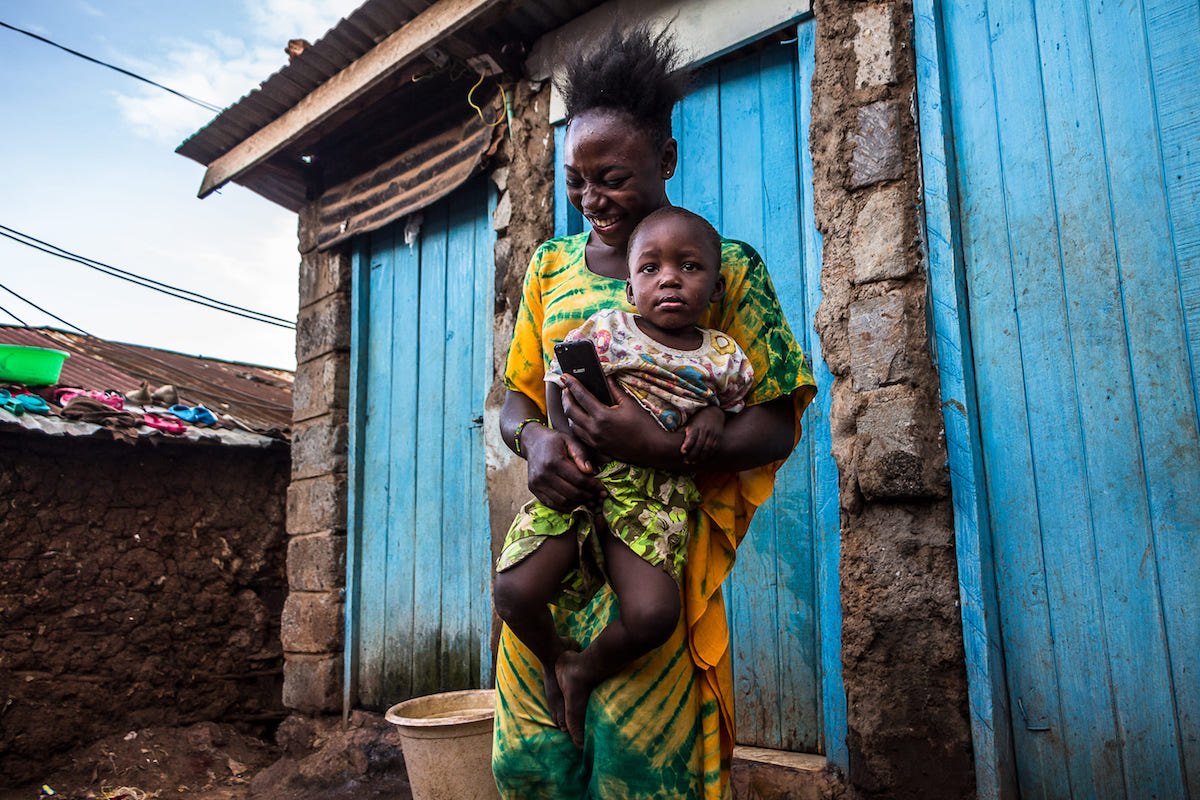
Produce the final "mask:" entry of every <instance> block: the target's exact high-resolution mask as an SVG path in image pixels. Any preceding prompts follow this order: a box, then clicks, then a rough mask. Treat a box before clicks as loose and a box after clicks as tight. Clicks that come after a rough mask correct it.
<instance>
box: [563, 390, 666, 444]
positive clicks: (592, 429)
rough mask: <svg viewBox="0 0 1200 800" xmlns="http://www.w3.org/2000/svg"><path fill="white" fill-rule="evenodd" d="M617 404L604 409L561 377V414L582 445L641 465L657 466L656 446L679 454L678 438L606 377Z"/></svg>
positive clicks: (589, 393) (603, 406)
mask: <svg viewBox="0 0 1200 800" xmlns="http://www.w3.org/2000/svg"><path fill="white" fill-rule="evenodd" d="M606 380H607V381H608V388H609V391H610V392H612V396H613V399H614V400H615V401H616V405H613V406H606V405H604V403H601V402H600V401H599V400H597V399H596V398H595V397H594V396H593V395H592V393H591V392H589V391H588V390H587V389H585V388H583V384H581V383H580V382H579V381H577V380H575V378H573V377H572V376H570V375H563V388H564V390H565V391H564V392H563V394H562V404H563V412H564V413H565V414H566V415H567V419H569V420H571V430H572V431H573V432H574V434H575V435H576V436H577V437H578V438H579V440H580V441H582V442H583V443H584V444H586V445H588V446H589V447H591V448H593V449H594V450H596V451H598V452H600V453H603V454H604V455H606V456H608V457H609V458H616V459H619V460H621V461H627V462H629V463H631V464H641V465H643V466H657V462H658V460H659V459H658V458H657V457H656V456H655V455H654V454H656V453H657V452H658V449H657V448H658V447H663V446H665V447H667V448H671V447H672V444H671V443H672V442H674V444H673V449H674V450H675V451H676V452H678V450H679V441H678V437H674V438H673V439H672V438H668V437H671V436H672V434H669V433H667V432H666V431H664V430H663V429H662V427H661V426H660V425H659V424H658V423H657V422H655V421H654V419H653V418H652V417H651V416H650V415H649V414H647V413H646V412H645V410H644V409H643V408H642V407H641V406H640V405H638V403H637V401H636V400H634V399H633V398H632V397H630V396H629V395H628V394H627V393H626V392H625V390H624V389H623V388H621V385H620V384H618V383H617V382H616V381H614V380H613V379H612V378H606Z"/></svg>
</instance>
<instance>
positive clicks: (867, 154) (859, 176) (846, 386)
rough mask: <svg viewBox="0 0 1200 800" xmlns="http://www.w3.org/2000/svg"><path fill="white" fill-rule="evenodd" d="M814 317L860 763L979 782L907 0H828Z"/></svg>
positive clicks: (823, 15) (928, 786) (928, 781)
mask: <svg viewBox="0 0 1200 800" xmlns="http://www.w3.org/2000/svg"><path fill="white" fill-rule="evenodd" d="M815 13H816V22H817V39H816V72H815V75H814V78H813V109H812V129H811V141H812V154H813V166H814V183H815V186H814V197H815V205H816V219H817V227H818V229H819V230H820V231H821V234H822V237H823V243H824V252H823V256H822V270H821V291H822V295H823V300H822V303H821V306H820V309H819V311H818V313H817V319H816V321H815V323H816V329H817V333H818V335H819V336H820V340H821V347H822V351H823V355H824V358H825V361H826V363H827V364H828V365H829V368H830V370H831V372H832V373H833V375H834V384H833V386H828V387H822V391H828V392H830V393H831V395H832V413H831V420H830V423H831V426H832V438H833V456H834V459H835V461H836V462H837V466H838V473H839V495H840V506H841V520H842V522H841V528H842V536H841V565H840V577H841V596H842V619H843V624H842V669H843V678H844V682H845V687H846V699H847V707H848V711H847V717H848V736H847V746H848V752H849V774H848V778H849V780H850V782H851V783H852V784H853V785H854V787H855V788H856V789H857V790H858V791H860V792H862V793H863V794H864V795H865V796H867V797H888V798H906V797H911V798H924V799H926V800H928V799H930V798H963V797H970V796H973V794H974V773H973V771H972V761H971V758H972V755H971V740H970V725H969V717H968V709H967V679H966V670H965V666H964V656H963V644H962V626H961V621H960V617H959V607H958V582H957V567H956V561H955V551H954V527H953V522H954V520H953V511H952V507H951V501H950V489H949V474H948V471H947V469H946V449H945V441H944V433H943V426H942V416H941V408H940V396H939V390H938V377H937V373H936V368H935V365H934V363H933V358H932V353H931V347H930V336H929V324H930V323H929V315H928V312H927V304H928V287H927V280H926V274H925V269H924V262H923V254H922V250H921V241H920V233H919V216H918V215H919V213H920V211H919V203H920V197H921V183H920V172H919V165H920V156H919V151H918V147H917V128H916V125H917V121H916V120H915V119H914V109H915V106H916V102H915V100H916V95H915V91H916V88H915V87H916V80H915V72H914V70H915V59H914V54H913V48H912V6H911V3H909V2H906V1H905V0H899V1H898V2H895V3H864V2H855V1H854V0H817V2H816V4H815Z"/></svg>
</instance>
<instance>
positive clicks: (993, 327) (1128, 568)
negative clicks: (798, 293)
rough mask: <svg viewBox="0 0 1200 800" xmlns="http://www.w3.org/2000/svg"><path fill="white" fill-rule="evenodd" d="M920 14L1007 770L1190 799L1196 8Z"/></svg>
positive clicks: (1198, 221) (1031, 786)
mask: <svg viewBox="0 0 1200 800" xmlns="http://www.w3.org/2000/svg"><path fill="white" fill-rule="evenodd" d="M920 5H923V4H919V6H920ZM918 11H919V12H920V8H919V9H918ZM930 11H931V13H930V15H929V17H928V19H931V20H933V21H934V22H935V23H938V30H937V33H940V35H941V47H940V50H939V51H938V55H937V58H936V61H937V63H936V64H934V65H933V66H934V67H935V69H934V70H933V72H936V73H938V74H937V76H936V77H935V78H933V79H932V80H929V79H928V76H927V83H926V88H929V87H930V86H931V85H932V86H933V87H934V88H935V89H936V88H937V87H938V84H939V82H940V86H941V88H943V89H944V95H943V96H942V98H941V100H942V101H943V102H944V103H945V104H946V105H945V107H944V108H941V109H938V108H934V107H933V106H932V105H931V104H929V103H925V102H923V103H922V106H921V108H922V114H923V119H922V123H923V125H924V123H925V121H926V118H927V117H929V116H932V115H934V114H940V115H941V121H944V123H945V129H946V133H947V135H946V137H945V142H946V143H947V146H946V147H944V148H943V149H942V153H941V154H939V153H934V152H930V151H929V150H927V152H925V154H924V160H925V165H926V171H927V173H930V172H933V173H937V171H938V162H939V160H940V159H941V155H943V154H944V156H945V162H944V163H945V164H948V169H946V174H948V176H949V179H948V180H947V181H946V183H945V190H946V193H947V202H946V204H945V206H944V207H942V208H941V210H940V211H939V210H938V209H937V208H933V206H936V205H937V202H936V201H937V198H936V197H935V198H934V200H935V203H934V204H933V206H931V210H932V211H935V212H937V213H935V214H934V217H935V219H934V220H933V224H932V225H931V226H930V227H931V229H936V231H935V232H937V233H939V234H941V236H940V237H938V236H935V237H932V239H931V241H932V242H933V245H934V246H933V247H931V255H932V256H933V257H934V258H935V259H940V260H941V261H942V262H943V263H942V264H940V265H938V264H935V265H933V266H932V267H931V271H934V272H936V271H937V270H938V269H944V268H945V266H946V264H945V262H946V261H947V260H953V262H954V264H953V266H954V269H956V270H958V271H959V273H960V274H961V275H962V278H963V282H962V286H961V291H957V290H956V289H955V287H954V286H953V285H951V284H949V283H947V284H943V285H941V288H940V289H939V286H938V285H935V288H934V291H935V307H937V306H944V307H945V308H947V309H950V310H949V311H948V312H945V313H943V312H941V311H938V312H935V313H937V314H940V316H939V322H938V324H939V339H938V341H939V344H940V343H941V342H942V341H943V340H944V339H945V340H953V339H954V336H953V331H952V330H951V329H952V328H953V327H954V325H956V324H959V323H960V322H962V321H965V320H969V327H968V328H967V330H968V331H969V346H968V347H969V349H966V350H963V351H960V352H967V353H968V354H969V363H968V364H967V368H968V369H969V370H970V371H971V374H970V375H969V379H966V380H963V381H962V382H961V385H960V388H970V387H969V384H970V383H971V381H972V380H973V384H974V386H973V388H972V389H971V390H970V391H969V392H963V395H962V396H963V397H964V398H965V400H966V402H967V405H966V406H965V408H966V410H967V412H968V413H969V414H971V415H974V417H975V420H974V421H975V422H976V423H977V426H976V428H975V434H974V435H973V434H972V430H971V426H969V425H968V426H963V425H960V424H958V421H957V420H954V422H955V424H954V425H951V421H952V420H951V419H950V418H951V417H952V416H954V413H953V412H949V413H948V419H947V430H948V434H949V435H950V436H951V437H952V438H953V437H955V436H957V437H958V443H959V444H963V445H965V447H966V449H967V450H968V451H971V452H974V453H975V454H976V455H977V456H978V460H979V461H980V462H982V468H980V467H979V465H978V464H976V463H975V461H974V458H973V457H972V456H971V455H970V454H969V453H968V454H967V455H965V456H962V457H960V458H959V463H958V467H959V469H957V470H956V476H955V483H954V488H955V492H956V506H959V505H960V502H959V501H960V500H961V499H962V498H960V497H958V496H957V495H958V494H959V493H960V492H962V491H966V492H969V493H971V494H972V496H974V497H978V498H979V499H980V503H979V504H978V505H977V506H976V507H977V508H981V509H984V510H985V514H986V516H985V517H984V518H982V519H976V520H975V523H976V524H977V525H978V528H977V530H978V531H979V532H981V533H982V535H983V536H986V537H987V541H986V542H985V543H984V544H983V546H981V547H978V548H977V549H976V553H975V554H974V555H975V557H976V558H980V559H983V558H988V559H990V561H991V563H990V564H988V563H975V564H970V563H967V564H960V575H963V576H964V583H971V582H972V580H970V579H969V577H970V576H969V574H970V572H971V570H972V569H979V568H983V569H990V570H991V574H992V578H991V580H992V581H993V582H994V591H995V594H994V599H995V606H994V608H991V609H988V608H984V609H981V610H980V611H979V614H978V615H977V616H976V617H974V619H976V620H977V621H981V624H980V626H979V627H980V628H981V629H984V630H987V629H993V628H994V629H996V630H998V631H999V635H1000V639H1001V642H1002V646H1003V664H1004V678H1005V681H1004V683H1003V685H1002V686H1001V688H1006V690H1007V697H999V696H998V694H999V692H998V691H997V690H995V688H994V686H985V687H984V688H985V689H989V690H990V697H989V699H990V700H993V701H995V702H994V705H995V706H996V707H997V708H999V709H1007V712H1008V719H1007V720H1006V722H1007V724H1008V725H1010V726H1011V731H1012V748H1013V752H1014V754H1015V776H1014V777H1015V779H1016V782H1017V784H1018V785H1019V791H1020V793H1021V796H1029V797H1034V796H1037V797H1063V798H1067V797H1075V798H1090V797H1118V798H1147V797H1161V798H1188V797H1193V798H1194V797H1200V680H1198V678H1200V581H1197V572H1198V570H1200V419H1198V416H1197V407H1198V394H1197V375H1196V358H1197V356H1198V355H1200V91H1197V88H1196V78H1197V75H1200V7H1198V6H1197V4H1196V3H1195V2H1194V0H1190V2H1182V1H1180V0H1153V1H1150V2H1142V3H1139V2H1129V1H1122V2H1100V0H1093V1H1092V2H1084V0H1072V1H1071V2H1055V3H1050V2H1041V3H1034V2H1029V0H1025V2H1014V1H1012V0H1009V1H1008V2H984V1H983V0H974V1H973V2H962V3H946V4H933V6H932V8H931V9H930ZM939 15H940V19H939ZM925 41H926V45H927V49H926V52H927V53H928V52H929V48H930V47H934V48H936V46H937V41H936V37H926V38H925ZM928 66H929V65H928V64H927V65H926V67H927V68H928ZM922 142H923V146H925V147H932V146H933V145H934V144H935V143H933V142H926V140H925V139H924V138H923V140H922ZM942 212H945V213H944V214H943V213H942ZM939 214H940V215H941V216H942V218H944V217H949V218H950V221H951V224H956V225H957V229H956V231H955V235H952V236H950V237H946V236H945V235H944V234H945V233H946V229H945V228H944V227H943V226H942V225H941V221H940V219H938V218H937V217H938V216H939ZM955 243H957V251H956V248H955V247H954V244H955ZM947 244H949V245H950V246H946V245H947ZM943 355H945V354H939V360H940V361H941V360H943V358H942V356H943ZM943 384H944V385H945V380H944V381H943ZM951 450H952V453H953V452H954V450H955V442H953V441H952V442H951ZM971 505H972V504H971V503H969V502H968V503H965V504H962V509H961V513H960V514H959V515H958V516H957V523H958V524H959V525H962V524H963V523H964V520H966V521H969V520H970V517H971V514H970V513H969V511H970V506H971ZM961 540H962V532H961V531H960V541H961ZM963 557H964V553H963V551H962V549H960V558H963ZM974 583H976V584H978V585H980V586H982V585H985V584H987V583H988V581H987V580H983V581H980V580H974ZM979 601H980V602H983V603H985V604H986V603H988V601H989V598H988V596H987V593H986V592H982V593H981V594H980V597H979ZM989 613H991V614H994V615H995V622H994V624H990V623H989V622H988V620H987V617H988V614H989ZM967 616H968V615H967V614H966V612H964V617H967ZM968 622H969V620H968ZM988 650H989V648H988V646H987V645H986V644H985V645H983V646H981V647H977V648H974V657H975V658H978V659H985V660H986V661H987V664H986V665H983V666H981V665H980V663H978V662H976V663H973V664H969V665H968V666H969V669H970V670H971V673H972V679H973V680H974V681H976V682H977V684H978V682H979V680H980V678H983V679H984V682H985V683H986V682H987V674H988V673H989V671H992V670H995V669H996V668H997V667H998V666H999V663H998V660H997V659H995V658H992V657H991V656H990V655H989V654H988ZM968 651H969V652H972V648H971V647H968ZM978 688H979V687H978V685H976V686H973V687H972V689H973V692H972V697H973V706H975V708H973V710H978V708H979V707H980V703H979V698H978V697H977V689H978ZM992 746H993V747H1002V746H1003V737H1000V739H999V740H997V741H996V742H993V743H992ZM1006 755H1007V753H1005V752H997V751H995V750H993V752H992V753H990V754H987V753H985V754H983V757H984V758H985V759H987V761H988V763H989V764H992V765H999V766H1000V768H1001V769H1003V765H1004V761H1005V757H1006ZM1003 783H1004V782H1003V781H1002V780H997V781H994V782H993V783H992V785H991V787H990V788H989V789H988V790H987V791H986V792H985V791H983V785H982V783H981V795H982V796H996V794H997V793H998V792H999V791H1001V789H1000V787H1002V786H1003Z"/></svg>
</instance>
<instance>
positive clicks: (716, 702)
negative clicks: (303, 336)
mask: <svg viewBox="0 0 1200 800" xmlns="http://www.w3.org/2000/svg"><path fill="white" fill-rule="evenodd" d="M587 238H588V234H587V233H581V234H578V235H575V236H568V237H563V238H559V239H553V240H551V241H549V242H546V243H545V244H543V245H542V246H541V247H540V248H539V249H538V251H537V253H535V254H534V257H533V261H532V263H531V264H530V267H529V272H528V273H527V274H526V276H525V288H524V294H523V298H522V302H521V308H520V310H519V312H518V314H517V319H516V327H515V330H514V332H513V341H512V345H511V347H510V349H509V352H508V363H507V365H506V368H505V382H506V384H507V386H508V388H509V389H511V390H513V391H518V392H522V393H523V394H525V395H527V396H528V397H529V398H530V399H532V400H533V401H534V402H535V403H537V404H538V406H539V407H541V408H542V409H543V411H544V410H545V391H546V390H545V382H544V380H543V379H544V376H545V373H546V369H547V368H548V366H549V364H550V358H551V357H552V355H553V348H554V344H555V343H556V342H559V341H562V339H563V337H564V336H566V334H567V333H568V332H569V331H571V330H573V329H574V328H576V327H578V326H579V325H581V324H582V323H583V321H584V320H586V319H587V318H588V317H590V316H591V315H592V314H594V313H595V312H596V311H599V310H600V309H602V308H621V309H624V310H627V311H633V310H634V309H633V307H632V306H630V305H629V303H628V301H627V300H626V297H625V282H624V281H623V280H617V279H613V278H606V277H604V276H602V275H596V274H595V273H593V272H591V271H590V270H588V268H587V265H586V264H585V262H584V247H585V245H586V243H587ZM721 245H722V246H721V270H722V273H723V274H724V275H725V280H726V287H727V288H726V292H725V296H724V297H723V298H722V300H721V301H720V302H719V303H717V304H714V306H713V307H712V308H711V309H710V310H709V312H708V313H707V314H706V315H705V317H704V318H703V319H701V320H700V323H699V324H700V325H702V326H704V327H709V328H716V329H718V330H722V331H725V332H726V333H728V334H730V335H731V336H732V337H733V338H734V339H735V340H736V341H737V343H738V344H739V345H740V346H741V347H742V349H743V350H744V351H745V352H746V354H747V355H748V356H749V357H750V361H751V363H752V364H753V366H754V375H755V384H754V388H753V389H752V390H751V392H750V395H749V397H748V398H747V400H746V402H747V404H748V405H755V404H758V403H763V402H766V401H768V400H774V399H776V398H779V397H783V396H785V395H791V396H792V398H793V401H794V406H795V414H796V438H797V440H798V439H799V436H800V414H801V413H802V412H803V411H804V407H805V406H807V405H808V403H809V401H810V400H812V398H813V396H814V395H815V394H816V385H815V384H814V383H813V379H812V373H811V372H810V370H809V368H808V364H807V361H806V360H805V357H804V353H803V352H802V351H801V349H800V345H799V344H798V343H797V342H796V339H795V337H794V336H792V332H791V329H790V328H789V327H788V325H787V321H786V320H785V319H784V316H783V310H782V309H781V308H780V306H779V301H778V299H777V298H776V295H775V290H774V287H773V286H772V285H771V280H770V277H769V276H768V274H767V270H766V267H765V266H764V264H763V262H762V259H761V258H759V256H758V254H757V253H756V252H755V251H754V250H753V249H752V248H751V247H749V246H748V245H745V244H743V243H741V242H736V241H732V240H728V239H724V240H722V243H721ZM780 463H782V462H780ZM779 465H780V464H779V463H776V464H771V465H768V466H766V467H761V468H759V469H754V470H746V471H743V472H739V473H729V474H706V475H702V476H699V478H698V483H699V486H700V490H701V494H702V497H703V500H702V502H701V505H700V509H699V510H698V512H697V513H696V515H695V519H694V520H693V525H694V527H693V530H692V533H691V537H690V541H689V544H688V562H687V566H686V569H685V575H684V580H683V588H682V591H683V601H684V613H683V615H682V617H681V618H680V623H679V626H678V627H677V628H676V630H675V633H674V634H672V636H671V638H670V640H669V641H668V642H667V643H666V644H664V645H663V646H662V647H660V648H658V649H657V650H655V651H654V652H652V653H649V654H648V655H646V656H643V657H642V658H640V659H638V660H637V661H635V662H633V663H632V664H631V665H630V666H629V667H627V668H626V669H625V670H624V671H622V672H621V673H620V674H618V675H616V676H615V677H613V678H611V679H609V680H607V681H605V682H604V683H602V684H601V685H600V686H599V687H597V689H596V690H595V692H593V694H592V698H591V700H590V702H589V704H588V711H587V727H586V735H585V743H584V749H583V751H582V752H581V751H579V750H577V749H576V748H575V746H574V745H573V744H572V742H571V739H570V737H569V736H568V735H567V734H565V733H563V732H562V731H560V730H559V729H558V728H557V727H555V725H554V722H553V720H552V719H551V718H550V714H549V712H548V711H547V708H546V701H545V695H544V692H543V689H542V677H541V667H540V665H539V663H538V661H537V658H535V657H534V656H533V654H532V653H531V652H530V651H529V650H528V649H527V648H526V647H525V646H524V645H522V644H521V642H520V641H519V640H518V639H517V638H516V637H515V636H514V635H513V634H512V632H511V631H510V630H509V629H508V628H507V626H506V627H505V628H504V630H503V631H502V633H501V636H500V646H499V653H498V659H497V665H496V735H495V744H494V748H493V751H492V767H493V771H494V773H495V776H496V782H497V785H498V786H499V788H500V793H501V795H502V796H504V797H506V798H513V799H514V800H515V799H516V798H521V800H534V799H536V798H545V799H546V800H584V798H594V799H595V800H615V799H616V798H633V797H656V798H657V797H671V798H706V799H712V798H724V797H728V796H729V766H730V759H731V756H732V752H733V676H732V672H731V669H730V658H729V631H728V628H727V627H726V621H725V607H724V601H723V599H722V596H721V582H722V581H724V580H725V578H726V577H727V576H728V575H729V572H730V570H731V569H732V568H733V561H734V554H735V551H736V549H737V545H738V543H739V542H740V541H741V539H742V537H743V536H744V535H745V533H746V528H747V526H748V525H749V524H750V518H751V516H752V515H753V513H754V510H755V509H756V508H758V506H760V505H762V503H763V502H764V501H765V500H766V499H767V498H768V497H769V496H770V494H771V490H772V487H773V485H774V481H775V477H774V476H775V471H776V469H778V467H779ZM552 610H553V611H554V612H555V621H556V624H557V626H558V629H559V633H560V634H562V635H564V636H569V637H571V638H572V639H574V640H576V641H577V642H579V643H580V644H581V645H583V646H586V645H587V644H588V643H589V642H590V641H591V640H592V639H593V638H595V636H596V635H597V634H598V633H599V632H600V631H601V630H603V628H604V626H605V625H607V624H608V622H609V621H610V620H611V619H613V618H614V617H615V616H616V613H617V608H616V597H615V595H614V594H613V593H612V591H611V589H609V588H608V587H605V588H603V589H602V590H601V591H600V592H599V594H597V595H596V597H595V598H594V599H593V600H592V602H591V603H590V604H589V605H587V606H586V607H585V608H583V609H582V610H579V611H567V610H564V609H558V608H552Z"/></svg>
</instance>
